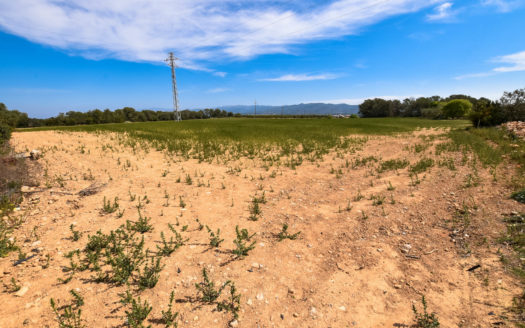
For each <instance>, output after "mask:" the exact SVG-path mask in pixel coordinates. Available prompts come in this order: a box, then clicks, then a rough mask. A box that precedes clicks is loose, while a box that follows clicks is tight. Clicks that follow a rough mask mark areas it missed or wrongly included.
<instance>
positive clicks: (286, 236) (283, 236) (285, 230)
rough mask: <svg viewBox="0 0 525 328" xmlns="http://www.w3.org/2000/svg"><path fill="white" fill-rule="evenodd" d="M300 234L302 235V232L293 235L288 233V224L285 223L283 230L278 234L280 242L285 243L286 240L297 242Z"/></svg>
mask: <svg viewBox="0 0 525 328" xmlns="http://www.w3.org/2000/svg"><path fill="white" fill-rule="evenodd" d="M300 234H301V231H298V232H296V233H293V234H290V233H288V224H286V223H283V228H282V230H281V232H279V233H278V234H277V238H279V241H283V240H285V239H290V240H296V239H297V237H299V235H300Z"/></svg>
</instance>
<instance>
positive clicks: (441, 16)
mask: <svg viewBox="0 0 525 328" xmlns="http://www.w3.org/2000/svg"><path fill="white" fill-rule="evenodd" d="M452 6H453V3H452V2H445V3H442V4H440V5H439V6H437V7H436V8H434V13H433V14H429V15H427V20H429V21H448V20H450V19H452V18H453V17H454V16H455V15H456V13H457V11H454V10H452Z"/></svg>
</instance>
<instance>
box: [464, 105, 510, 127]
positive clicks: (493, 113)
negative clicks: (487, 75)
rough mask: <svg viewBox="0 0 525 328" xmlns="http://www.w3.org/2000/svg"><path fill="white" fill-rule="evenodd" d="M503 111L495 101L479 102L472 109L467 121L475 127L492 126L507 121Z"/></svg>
mask: <svg viewBox="0 0 525 328" xmlns="http://www.w3.org/2000/svg"><path fill="white" fill-rule="evenodd" d="M505 117H506V115H505V111H504V109H503V107H502V106H501V104H500V103H499V102H496V101H490V100H488V99H487V100H480V101H478V102H477V103H476V104H475V105H474V106H473V108H472V111H471V112H470V114H469V119H470V121H471V122H472V124H473V125H474V126H475V127H478V128H479V127H483V126H494V125H498V124H501V123H504V122H506V121H507V119H506V118H505Z"/></svg>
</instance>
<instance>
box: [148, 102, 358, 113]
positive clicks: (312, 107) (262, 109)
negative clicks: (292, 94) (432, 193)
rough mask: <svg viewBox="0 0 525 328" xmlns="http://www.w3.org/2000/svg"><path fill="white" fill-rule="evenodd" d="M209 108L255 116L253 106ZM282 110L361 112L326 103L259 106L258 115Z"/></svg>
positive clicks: (352, 106)
mask: <svg viewBox="0 0 525 328" xmlns="http://www.w3.org/2000/svg"><path fill="white" fill-rule="evenodd" d="M209 108H220V109H223V110H225V111H227V112H232V113H239V114H245V115H252V114H253V105H233V106H217V107H215V106H212V107H209ZM148 109H151V110H160V111H172V110H173V109H171V108H157V107H154V108H148ZM199 109H203V108H191V110H199ZM281 110H282V113H283V114H284V115H336V114H343V115H349V114H357V113H358V112H359V105H347V104H325V103H309V104H298V105H286V106H267V105H257V115H281Z"/></svg>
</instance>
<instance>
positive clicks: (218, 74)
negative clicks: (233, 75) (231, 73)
mask: <svg viewBox="0 0 525 328" xmlns="http://www.w3.org/2000/svg"><path fill="white" fill-rule="evenodd" d="M213 75H215V76H219V77H226V75H228V73H226V72H213Z"/></svg>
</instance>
